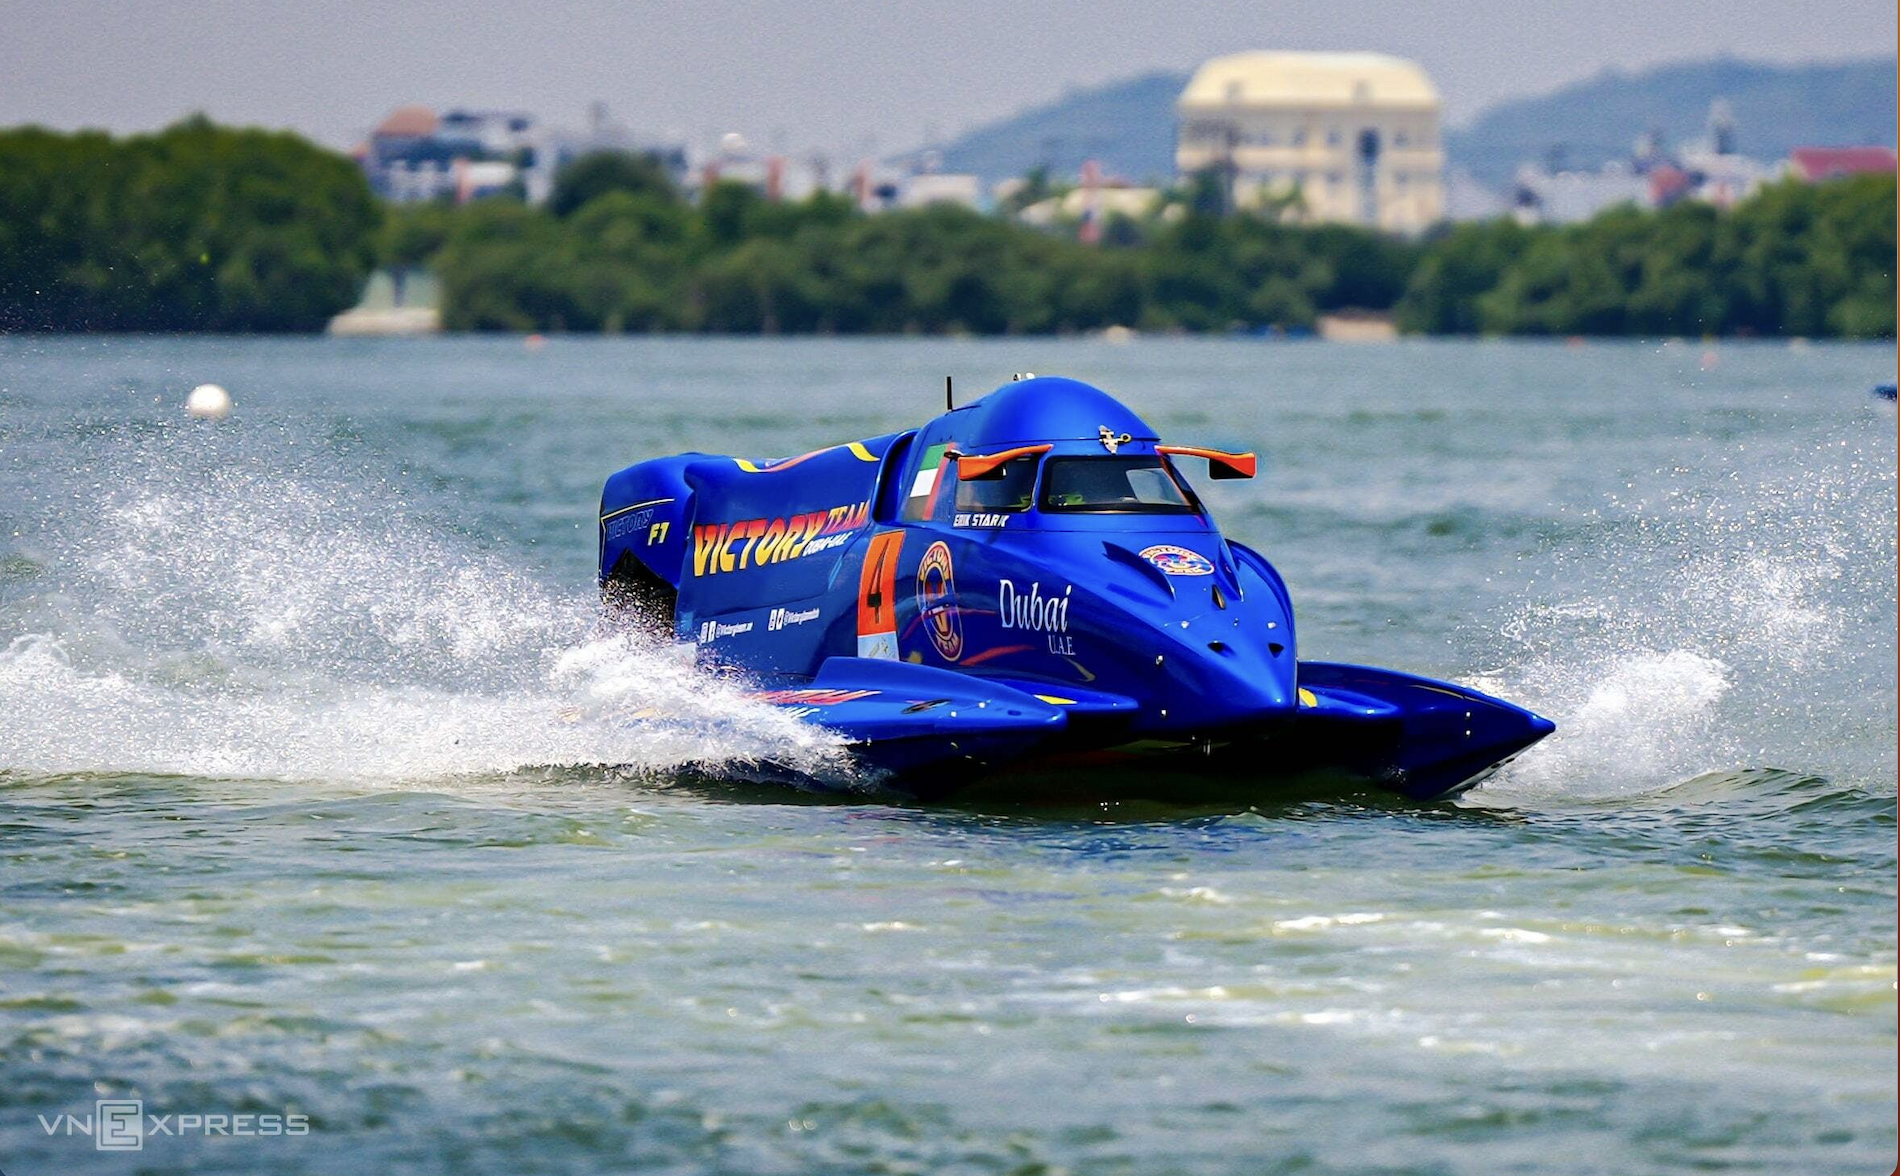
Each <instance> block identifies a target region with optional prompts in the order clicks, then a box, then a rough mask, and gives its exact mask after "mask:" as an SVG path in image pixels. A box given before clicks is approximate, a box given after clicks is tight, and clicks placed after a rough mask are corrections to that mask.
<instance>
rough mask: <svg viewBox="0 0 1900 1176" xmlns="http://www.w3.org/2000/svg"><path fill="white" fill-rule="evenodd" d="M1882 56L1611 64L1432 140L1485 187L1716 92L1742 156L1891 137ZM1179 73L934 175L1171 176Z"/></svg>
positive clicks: (1102, 100) (1667, 127)
mask: <svg viewBox="0 0 1900 1176" xmlns="http://www.w3.org/2000/svg"><path fill="white" fill-rule="evenodd" d="M1894 70H1895V63H1894V60H1893V59H1892V58H1886V59H1884V60H1874V61H1865V62H1850V63H1847V64H1844V65H1798V66H1783V65H1765V64H1760V63H1756V62H1746V61H1736V60H1732V59H1724V60H1717V61H1700V62H1688V63H1684V64H1679V65H1666V66H1659V67H1657V68H1654V69H1649V70H1644V71H1642V72H1639V73H1624V72H1622V71H1617V70H1611V71H1606V72H1604V73H1601V74H1598V75H1597V76H1596V77H1594V78H1591V79H1589V80H1587V81H1583V82H1578V83H1576V84H1574V85H1570V86H1566V87H1564V88H1563V89H1561V90H1557V91H1555V92H1553V93H1550V94H1546V95H1542V96H1539V97H1535V98H1521V99H1515V100H1512V101H1509V102H1502V103H1499V104H1497V105H1495V106H1493V107H1491V108H1490V109H1488V110H1486V111H1484V112H1483V113H1482V114H1480V115H1479V116H1478V117H1477V118H1476V119H1474V120H1473V121H1472V122H1471V124H1470V125H1469V126H1465V127H1461V128H1457V129H1455V130H1452V131H1449V132H1448V133H1447V134H1446V149H1447V153H1448V154H1449V156H1450V160H1451V163H1452V165H1453V166H1454V167H1462V168H1464V169H1466V170H1468V171H1470V172H1471V173H1472V174H1473V175H1475V176H1477V177H1479V178H1480V179H1482V180H1486V181H1488V182H1491V183H1494V184H1496V183H1502V182H1503V181H1505V180H1507V179H1509V178H1510V175H1511V172H1512V171H1513V170H1514V169H1515V168H1516V166H1517V164H1518V163H1519V162H1520V161H1522V160H1525V159H1541V158H1543V157H1544V156H1545V154H1546V153H1547V152H1549V151H1550V150H1551V149H1552V148H1553V147H1555V146H1558V145H1561V146H1562V148H1563V158H1564V160H1565V162H1566V164H1567V165H1569V166H1589V165H1594V164H1597V163H1601V162H1603V161H1605V160H1607V159H1610V158H1614V157H1617V156H1622V155H1626V154H1627V153H1628V152H1629V150H1630V147H1631V145H1632V143H1633V142H1634V141H1635V139H1636V136H1637V135H1639V134H1641V133H1642V132H1643V131H1645V130H1650V129H1657V130H1661V131H1662V132H1663V135H1664V138H1665V141H1666V142H1671V143H1678V144H1680V143H1682V142H1684V141H1687V140H1690V139H1695V138H1698V137H1700V136H1701V135H1702V134H1703V131H1704V126H1705V124H1706V122H1707V119H1708V113H1709V103H1710V102H1711V101H1712V100H1714V99H1716V98H1723V99H1726V100H1727V101H1728V103H1729V106H1730V108H1731V109H1732V111H1733V113H1734V116H1735V124H1736V136H1737V143H1738V146H1739V148H1740V149H1741V151H1742V152H1743V153H1744V154H1747V155H1753V156H1755V157H1757V158H1760V159H1764V160H1777V159H1781V158H1784V157H1785V156H1786V155H1787V153H1788V149H1789V148H1791V147H1795V146H1800V145H1815V146H1829V145H1841V144H1849V143H1881V144H1891V143H1893V141H1894V115H1895V109H1894ZM1187 77H1188V75H1187V74H1185V73H1153V74H1146V75H1144V76H1142V77H1138V78H1130V79H1127V80H1125V81H1120V82H1111V83H1109V84H1107V85H1103V86H1096V87H1093V88H1090V89H1085V90H1077V91H1075V92H1074V93H1071V94H1068V95H1066V96H1064V97H1062V98H1060V99H1058V100H1056V101H1054V102H1050V103H1046V104H1044V105H1041V106H1036V107H1033V108H1031V109H1029V110H1025V111H1023V112H1022V113H1021V114H1018V115H1015V116H1013V117H1011V118H1007V119H1003V120H1001V121H999V122H994V123H991V124H989V125H988V126H985V127H981V128H979V129H977V130H974V131H971V132H970V133H969V134H966V135H964V136H962V137H961V138H958V139H956V140H955V141H953V142H951V143H950V144H949V145H947V146H945V147H944V148H943V156H944V161H943V166H944V170H946V171H953V172H975V173H976V174H977V175H980V176H982V177H983V178H984V179H985V180H986V181H989V182H994V181H996V180H1000V179H1004V178H1007V177H1009V176H1019V175H1022V174H1023V173H1024V172H1026V171H1028V170H1029V169H1030V168H1032V167H1036V166H1039V165H1042V166H1048V167H1049V168H1050V169H1051V170H1052V171H1054V172H1056V173H1057V174H1067V175H1073V174H1075V172H1076V170H1077V169H1078V168H1079V167H1081V165H1082V161H1083V160H1085V159H1090V158H1093V159H1099V160H1101V161H1102V165H1103V167H1104V168H1105V169H1106V170H1107V171H1108V172H1109V173H1110V174H1112V175H1121V176H1127V177H1129V178H1131V179H1142V178H1144V177H1147V176H1168V175H1172V174H1173V172H1174V100H1175V99H1176V98H1177V97H1178V96H1179V95H1180V93H1181V88H1182V87H1183V86H1185V85H1186V84H1187Z"/></svg>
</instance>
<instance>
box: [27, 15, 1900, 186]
mask: <svg viewBox="0 0 1900 1176" xmlns="http://www.w3.org/2000/svg"><path fill="white" fill-rule="evenodd" d="M1895 14H1896V7H1895V4H1894V2H1893V0H1802V2H1796V3H1775V2H1770V0H1720V2H1715V0H1597V2H1595V3H1576V4H1558V3H1544V2H1540V0H1418V2H1413V3H1396V2H1395V3H1370V2H1366V0H1327V2H1315V0H1254V2H1251V3H1228V4H1212V3H1210V4H1199V3H1196V4H1182V3H1169V2H1167V0H1147V2H1141V0H1091V2H1089V3H1085V4H1069V3H1059V2H1056V0H961V2H957V3H946V2H943V0H934V2H932V0H867V2H864V3H858V4H850V3H843V2H840V0H804V2H800V0H754V2H752V3H748V4H740V3H695V2H687V0H681V2H678V3H634V2H623V3H608V2H604V0H579V2H573V3H561V2H556V0H549V2H545V3H535V2H534V0H521V2H518V3H478V4H448V3H440V2H435V0H424V2H420V3H404V2H403V0H297V2H295V3H273V2H272V0H244V2H231V0H112V2H106V0H57V2H55V0H0V125H6V124H12V123H19V122H39V123H45V124H48V125H52V126H57V127H75V126H103V127H108V128H111V129H114V130H121V131H123V130H135V129H145V128H151V127H156V126H161V125H163V124H165V123H167V122H169V121H171V120H173V119H176V118H178V117H180V116H181V115H184V114H186V113H188V112H191V111H194V110H202V111H205V112H207V113H209V114H210V115H211V116H212V117H213V118H216V119H218V120H220V121H228V122H237V123H257V124H264V125H270V126H287V127H293V128H296V129H298V130H301V131H303V132H304V133H306V134H309V135H311V136H314V137H315V138H317V139H320V140H322V141H324V142H327V143H330V144H333V145H335V146H339V147H345V146H348V145H350V144H351V143H353V142H354V141H356V140H357V139H359V138H360V137H361V136H362V135H363V133H364V132H365V131H366V130H368V128H370V127H371V126H373V125H374V124H375V123H376V122H377V121H378V120H379V119H380V118H381V117H382V115H383V114H384V113H385V112H386V111H387V110H389V109H390V108H391V107H393V106H397V105H400V104H403V103H410V102H421V103H424V104H427V105H431V106H434V107H436V108H437V109H444V108H447V107H450V106H456V105H466V106H477V107H519V108H522V109H526V110H529V111H531V112H533V113H534V114H535V115H537V116H538V117H540V118H541V119H542V120H543V121H544V122H551V123H555V124H559V125H568V126H576V127H578V126H580V125H582V124H583V123H584V122H585V118H586V108H587V104H588V103H589V102H590V101H592V100H594V99H600V100H602V101H604V102H606V103H607V104H608V107H609V109H610V111H611V113H612V115H613V117H614V118H615V119H616V120H617V121H621V122H624V123H626V124H628V125H630V126H632V127H633V128H635V129H636V130H640V131H645V132H651V133H654V134H660V135H668V136H672V137H678V138H682V139H686V140H690V141H693V142H695V143H706V142H709V141H711V140H712V139H714V138H715V137H716V136H717V135H718V134H719V133H720V132H723V131H727V130H738V131H741V132H743V133H745V134H746V135H747V136H748V138H750V139H751V140H752V141H753V142H754V143H756V144H758V145H760V146H769V147H781V148H785V149H790V150H795V151H801V152H802V151H808V150H824V151H827V152H830V153H834V154H847V155H848V154H859V153H864V152H866V151H867V150H868V149H873V148H874V149H875V150H876V151H877V152H879V153H886V152H891V151H896V150H900V149H903V148H908V147H911V146H914V145H916V144H917V143H918V142H919V141H920V140H921V139H922V138H923V137H924V136H925V135H926V134H928V133H930V132H931V131H933V130H934V131H935V132H937V133H939V134H941V135H943V136H946V137H948V136H953V135H955V134H956V133H958V132H959V131H962V130H966V129H968V128H971V127H974V126H977V125H979V124H981V123H984V122H987V121H990V120H992V119H995V118H997V117H999V116H1003V115H1007V114H1010V113H1012V112H1014V111H1016V110H1019V109H1021V108H1023V107H1024V106H1027V105H1031V104H1034V103H1037V102H1041V101H1046V100H1048V99H1050V98H1054V97H1057V96H1059V95H1061V94H1062V93H1063V91H1064V90H1066V89H1068V88H1070V87H1074V86H1080V85H1087V84H1091V83H1095V82H1102V81H1107V80H1110V79H1114V78H1120V77H1126V76H1129V75H1131V74H1136V73H1141V72H1144V71H1148V70H1154V69H1187V68H1190V67H1192V66H1193V65H1194V64H1196V63H1197V62H1199V61H1200V60H1201V59H1203V58H1205V57H1208V56H1211V55H1214V54H1218V53H1228V52H1234V51H1237V50H1243V49H1260V48H1290V49H1370V50H1379V51H1384V52H1389V53H1397V54H1401V55H1403V56H1406V57H1411V58H1413V59H1415V60H1417V61H1419V62H1420V63H1422V64H1423V65H1424V66H1425V67H1426V69H1427V70H1428V71H1429V72H1430V73H1431V74H1432V76H1433V77H1434V78H1435V79H1436V80H1437V83H1438V87H1439V90H1440V91H1441V92H1442V93H1443V95H1444V98H1445V104H1446V109H1447V113H1448V115H1449V116H1450V117H1451V118H1452V119H1453V120H1454V121H1456V120H1460V119H1463V118H1466V117H1468V116H1470V115H1471V114H1472V113H1473V112H1475V111H1477V110H1478V109H1479V108H1481V107H1483V106H1485V105H1486V104H1488V103H1491V102H1494V101H1496V100H1497V99H1499V98H1504V97H1510V96H1516V95H1523V94H1534V93H1541V92H1544V91H1547V90H1551V89H1554V88H1556V87H1557V86H1559V85H1561V84H1563V83H1565V82H1568V81H1573V80H1576V79H1578V78H1582V77H1586V76H1589V75H1591V74H1594V73H1596V72H1597V71H1598V70H1600V69H1602V68H1603V67H1605V66H1610V65H1614V66H1619V67H1623V68H1626V69H1627V68H1636V67H1640V66H1644V65H1649V64H1652V63H1656V62H1662V61H1672V60H1682V59H1689V58H1700V57H1708V56H1713V55H1716V54H1723V53H1726V54H1731V55H1734V56H1739V57H1746V58H1756V59H1767V60H1774V61H1806V60H1839V59H1846V58H1864V57H1871V56H1876V55H1888V54H1891V53H1892V52H1893V51H1894V44H1895V36H1896V27H1895V24H1896V21H1895Z"/></svg>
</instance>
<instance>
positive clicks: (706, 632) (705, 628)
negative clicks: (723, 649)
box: [699, 621, 752, 645]
mask: <svg viewBox="0 0 1900 1176" xmlns="http://www.w3.org/2000/svg"><path fill="white" fill-rule="evenodd" d="M751 631H752V622H751V621H738V622H736V623H734V624H730V625H728V624H726V623H725V622H724V621H704V622H702V623H701V624H700V626H699V643H700V644H701V645H710V644H712V643H713V642H714V641H717V640H719V639H720V638H721V637H737V636H739V635H740V634H741V633H750V632H751Z"/></svg>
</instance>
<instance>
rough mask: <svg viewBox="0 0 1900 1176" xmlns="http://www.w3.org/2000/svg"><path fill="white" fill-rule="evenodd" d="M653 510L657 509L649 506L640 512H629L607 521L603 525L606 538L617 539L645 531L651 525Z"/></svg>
mask: <svg viewBox="0 0 1900 1176" xmlns="http://www.w3.org/2000/svg"><path fill="white" fill-rule="evenodd" d="M655 509H657V508H655V507H651V506H649V507H646V508H644V509H642V510H636V511H629V512H628V513H626V514H623V515H616V516H614V517H613V518H611V519H608V520H607V522H606V524H605V525H606V528H607V538H608V539H609V540H613V539H618V538H620V537H621V536H623V535H631V534H633V533H634V532H635V531H640V530H644V529H646V528H647V527H648V526H650V525H652V523H653V513H654V511H655Z"/></svg>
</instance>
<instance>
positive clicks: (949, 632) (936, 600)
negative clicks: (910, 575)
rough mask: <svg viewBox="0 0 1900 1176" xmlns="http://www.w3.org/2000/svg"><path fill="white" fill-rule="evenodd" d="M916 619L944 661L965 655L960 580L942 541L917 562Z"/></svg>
mask: <svg viewBox="0 0 1900 1176" xmlns="http://www.w3.org/2000/svg"><path fill="white" fill-rule="evenodd" d="M917 619H918V620H920V621H922V622H923V625H924V632H926V633H928V634H930V643H931V644H932V645H934V646H936V647H937V653H938V654H939V655H940V656H941V657H942V658H943V660H945V661H948V662H953V661H955V660H957V659H958V658H960V657H962V656H963V618H962V617H961V616H959V615H958V613H957V583H956V579H955V577H954V574H953V573H952V571H951V567H950V548H949V547H947V546H946V545H944V544H943V543H942V542H937V543H932V544H931V545H930V550H928V551H926V552H924V558H923V562H921V563H919V564H918V565H917Z"/></svg>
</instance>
